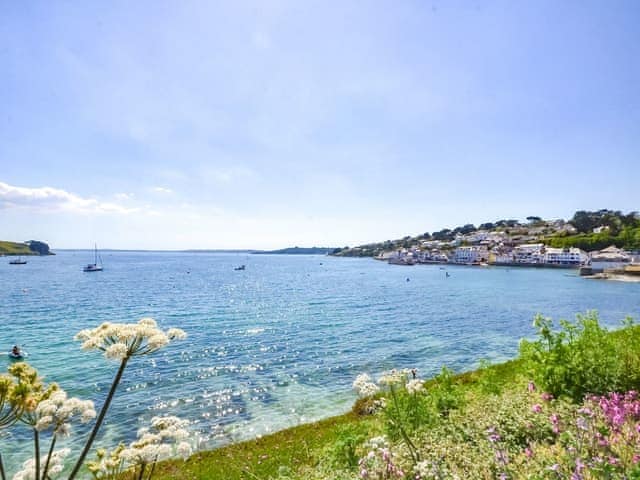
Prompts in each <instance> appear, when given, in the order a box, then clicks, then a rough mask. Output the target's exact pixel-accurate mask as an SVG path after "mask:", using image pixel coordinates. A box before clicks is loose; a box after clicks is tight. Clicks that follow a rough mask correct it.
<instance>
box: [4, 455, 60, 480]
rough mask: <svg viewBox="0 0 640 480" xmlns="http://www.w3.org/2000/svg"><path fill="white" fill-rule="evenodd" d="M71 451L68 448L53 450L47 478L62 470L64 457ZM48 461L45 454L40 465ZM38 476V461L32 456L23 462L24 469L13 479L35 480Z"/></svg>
mask: <svg viewBox="0 0 640 480" xmlns="http://www.w3.org/2000/svg"><path fill="white" fill-rule="evenodd" d="M70 452H71V450H70V449H68V448H62V449H60V450H58V451H55V452H53V454H52V455H51V459H50V460H49V469H48V470H47V478H54V477H55V476H56V475H57V474H59V473H60V472H62V469H63V467H64V463H63V462H64V459H65V457H66V456H67V455H69V453H70ZM46 461H47V456H46V455H45V456H43V457H42V458H41V459H40V465H44V463H45V462H46ZM35 478H36V461H35V459H33V458H31V459H29V460H27V461H26V462H24V463H23V464H22V470H20V471H19V472H17V473H16V474H15V475H14V476H13V480H35Z"/></svg>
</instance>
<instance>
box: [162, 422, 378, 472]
mask: <svg viewBox="0 0 640 480" xmlns="http://www.w3.org/2000/svg"><path fill="white" fill-rule="evenodd" d="M349 426H357V427H358V428H361V429H364V430H366V431H370V430H374V431H375V430H376V428H377V426H376V425H375V421H374V418H373V417H360V416H359V415H357V414H355V413H353V412H350V413H347V414H345V415H340V416H337V417H332V418H328V419H326V420H321V421H319V422H315V423H309V424H305V425H299V426H296V427H292V428H288V429H286V430H282V431H279V432H276V433H274V434H272V435H268V436H265V437H262V438H259V439H256V440H249V441H246V442H241V443H236V444H233V445H229V446H226V447H222V448H218V449H216V450H211V451H208V452H200V453H196V454H195V455H193V456H192V457H190V458H189V459H188V460H187V461H186V462H183V461H182V460H173V461H169V462H164V463H162V464H161V465H160V466H159V470H158V471H157V474H156V475H154V479H172V478H181V479H224V480H240V479H266V478H276V477H278V472H279V470H280V469H281V467H285V468H286V469H290V470H291V471H294V472H295V471H297V470H298V469H300V468H303V467H314V466H317V464H318V462H320V460H321V458H322V456H323V453H324V452H325V450H326V448H327V447H328V446H330V445H332V444H333V443H335V442H336V441H337V440H338V439H339V437H340V433H341V431H343V429H344V428H345V427H349Z"/></svg>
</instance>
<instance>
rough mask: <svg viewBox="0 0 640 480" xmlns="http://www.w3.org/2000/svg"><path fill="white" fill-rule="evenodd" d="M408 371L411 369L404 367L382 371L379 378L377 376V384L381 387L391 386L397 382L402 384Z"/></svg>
mask: <svg viewBox="0 0 640 480" xmlns="http://www.w3.org/2000/svg"><path fill="white" fill-rule="evenodd" d="M410 373H411V370H409V369H406V368H405V369H404V370H395V369H393V370H390V371H388V372H384V373H383V374H382V375H381V376H380V378H378V385H380V386H383V387H384V386H387V387H391V386H394V385H398V384H402V385H404V383H405V382H406V381H407V378H408V377H409V374H410Z"/></svg>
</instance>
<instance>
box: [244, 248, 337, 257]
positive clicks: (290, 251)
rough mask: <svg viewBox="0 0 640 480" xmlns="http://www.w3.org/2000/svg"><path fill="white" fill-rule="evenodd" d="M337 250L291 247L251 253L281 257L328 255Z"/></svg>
mask: <svg viewBox="0 0 640 480" xmlns="http://www.w3.org/2000/svg"><path fill="white" fill-rule="evenodd" d="M337 250H340V249H336V248H330V247H308V248H305V247H289V248H281V249H279V250H254V251H252V252H251V253H255V254H279V255H327V254H329V253H333V252H335V251H337Z"/></svg>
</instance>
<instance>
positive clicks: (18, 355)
mask: <svg viewBox="0 0 640 480" xmlns="http://www.w3.org/2000/svg"><path fill="white" fill-rule="evenodd" d="M7 355H8V356H9V358H10V359H11V360H24V359H25V358H27V357H28V356H29V354H28V353H27V352H25V351H24V350H20V351H19V352H18V353H16V352H14V351H13V350H9V352H8V353H7Z"/></svg>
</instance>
